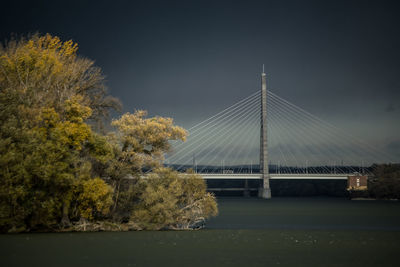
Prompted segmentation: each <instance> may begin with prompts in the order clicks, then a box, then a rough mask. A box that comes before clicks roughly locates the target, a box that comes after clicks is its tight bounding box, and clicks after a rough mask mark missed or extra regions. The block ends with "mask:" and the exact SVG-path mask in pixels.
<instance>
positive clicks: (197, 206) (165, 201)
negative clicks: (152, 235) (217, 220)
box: [130, 168, 218, 230]
mask: <svg viewBox="0 0 400 267" xmlns="http://www.w3.org/2000/svg"><path fill="white" fill-rule="evenodd" d="M139 188H141V190H140V191H139V192H140V194H139V197H138V198H139V201H137V202H136V205H135V206H134V209H133V212H132V214H131V218H130V219H131V220H132V221H133V222H135V223H136V224H137V225H138V227H139V228H140V229H147V230H160V229H180V230H182V229H194V228H201V227H203V226H204V222H205V220H206V219H207V218H209V217H211V216H216V215H217V213H218V209H217V203H216V201H215V197H214V195H212V194H211V193H207V192H206V184H205V181H204V179H202V178H201V177H200V176H199V175H197V174H194V173H185V174H180V173H178V172H176V171H172V170H171V169H168V168H158V169H156V170H155V171H154V172H153V173H151V174H149V175H148V176H147V177H146V179H141V180H140V182H139Z"/></svg>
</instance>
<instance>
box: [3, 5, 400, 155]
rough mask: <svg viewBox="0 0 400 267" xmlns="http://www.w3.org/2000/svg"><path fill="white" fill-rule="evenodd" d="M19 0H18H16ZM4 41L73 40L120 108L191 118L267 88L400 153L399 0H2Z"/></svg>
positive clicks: (184, 123) (190, 122) (192, 120)
mask: <svg viewBox="0 0 400 267" xmlns="http://www.w3.org/2000/svg"><path fill="white" fill-rule="evenodd" d="M11 2H12V3H11ZM0 12H1V13H0V25H1V32H0V38H1V40H5V39H7V38H9V37H10V36H11V34H12V33H14V34H17V35H21V34H24V35H26V34H28V33H32V32H36V31H39V32H41V33H47V32H48V33H51V34H53V35H58V36H60V37H61V38H62V39H64V40H67V39H72V40H74V41H76V42H78V44H79V47H80V50H79V53H80V54H81V55H83V56H85V57H88V58H91V59H93V60H95V61H96V64H97V65H98V66H99V67H101V68H102V69H103V71H104V74H105V75H106V76H107V84H108V87H109V90H110V93H111V94H112V95H114V96H116V97H119V98H120V99H121V100H122V102H123V104H124V110H125V111H133V110H134V109H146V110H148V111H149V113H150V114H151V115H162V116H170V117H173V118H174V119H175V121H176V122H177V123H178V124H180V125H182V126H184V127H190V126H191V125H194V124H196V123H197V122H200V121H201V120H203V119H205V118H207V117H209V116H211V115H213V114H214V113H216V112H218V111H219V110H221V109H223V108H224V107H226V106H229V105H231V104H233V103H234V102H236V101H238V100H240V99H242V98H244V97H246V96H248V95H250V94H251V93H253V92H254V91H255V90H257V89H259V87H260V72H261V66H262V64H263V63H264V64H265V68H266V72H267V77H268V84H269V85H268V86H269V88H270V89H271V90H272V91H273V92H274V93H276V94H278V95H280V96H281V97H283V98H286V99H287V100H289V101H291V102H293V103H295V104H296V105H298V106H300V107H302V108H304V109H306V110H308V111H310V112H311V113H313V114H316V115H318V116H319V117H321V118H322V119H324V120H326V121H329V122H331V123H332V124H334V125H337V126H338V127H340V128H343V129H345V130H347V131H348V132H349V133H350V134H352V135H354V136H357V137H361V138H362V139H364V140H366V141H367V142H371V143H372V144H373V145H377V146H380V147H384V148H385V149H387V151H389V152H390V153H393V154H397V156H398V158H400V135H399V133H400V123H399V121H400V120H399V119H400V103H399V99H400V98H399V97H400V80H399V77H400V75H399V74H400V49H399V48H400V15H399V14H400V7H399V4H397V1H382V0H381V1H338V0H336V1H267V0H264V1H249V0H248V1H215V0H214V1H205V0H202V1H189V0H186V1H117V0H114V1H83V0H80V1H3V3H2V4H1V9H0Z"/></svg>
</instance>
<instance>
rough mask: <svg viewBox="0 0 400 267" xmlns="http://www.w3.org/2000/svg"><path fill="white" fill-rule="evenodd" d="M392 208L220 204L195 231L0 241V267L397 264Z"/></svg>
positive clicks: (328, 202) (395, 209) (396, 216)
mask: <svg viewBox="0 0 400 267" xmlns="http://www.w3.org/2000/svg"><path fill="white" fill-rule="evenodd" d="M399 204H400V203H398V202H393V201H349V200H346V199H326V198H321V199H317V198H303V199H301V198H300V199H296V198H291V199H288V198H282V199H278V198H275V199H272V200H260V199H244V198H233V199H219V208H220V215H219V216H218V217H216V218H214V219H212V220H211V221H210V222H209V223H208V224H207V229H205V230H200V231H159V232H152V231H143V232H98V233H46V234H44V233H35V234H16V235H0V259H1V264H0V265H1V266H398V262H399V261H398V252H399V251H400V250H399V249H400V244H399V240H400V205H399Z"/></svg>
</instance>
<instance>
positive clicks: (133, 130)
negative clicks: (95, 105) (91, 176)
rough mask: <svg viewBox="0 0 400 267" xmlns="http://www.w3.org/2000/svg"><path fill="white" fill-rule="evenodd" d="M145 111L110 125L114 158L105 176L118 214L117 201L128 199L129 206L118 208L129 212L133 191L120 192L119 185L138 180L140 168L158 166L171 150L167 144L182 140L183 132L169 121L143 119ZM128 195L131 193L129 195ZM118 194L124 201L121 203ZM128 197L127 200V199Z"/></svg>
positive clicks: (157, 118)
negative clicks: (112, 191) (110, 187)
mask: <svg viewBox="0 0 400 267" xmlns="http://www.w3.org/2000/svg"><path fill="white" fill-rule="evenodd" d="M146 115H147V112H146V111H143V110H139V111H136V112H135V113H133V114H131V113H126V114H124V115H122V116H121V117H120V118H119V119H117V120H113V121H112V123H111V124H112V125H113V126H114V127H116V132H115V133H113V134H111V135H109V142H110V143H111V144H113V153H114V158H113V159H112V160H110V161H109V162H108V164H107V166H106V174H107V176H108V177H110V179H111V181H112V184H113V187H114V192H115V196H114V207H113V211H114V212H115V213H118V212H117V209H118V207H119V204H120V200H122V201H124V199H126V198H128V199H130V203H126V202H125V205H122V206H121V209H122V210H125V212H124V213H126V211H127V210H128V211H129V210H130V209H131V208H132V204H133V199H132V198H134V197H133V196H132V194H135V193H136V192H134V191H132V188H131V189H130V190H129V188H125V190H123V192H121V183H122V181H123V179H125V178H127V177H131V178H136V179H139V178H140V177H141V175H142V170H143V168H147V169H149V168H156V167H159V166H161V162H162V160H163V154H164V153H165V152H167V151H168V150H169V149H170V144H169V141H170V140H185V138H186V131H185V130H184V129H183V128H181V127H178V126H175V125H174V124H173V120H172V119H170V118H163V117H153V118H145V116H146ZM129 192H130V193H129ZM121 193H122V195H123V198H122V199H120V197H121ZM126 194H130V196H129V195H128V196H127V195H126Z"/></svg>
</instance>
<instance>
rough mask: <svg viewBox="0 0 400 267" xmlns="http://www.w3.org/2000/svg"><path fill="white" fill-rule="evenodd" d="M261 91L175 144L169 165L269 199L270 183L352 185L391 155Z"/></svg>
mask: <svg viewBox="0 0 400 267" xmlns="http://www.w3.org/2000/svg"><path fill="white" fill-rule="evenodd" d="M261 81H262V82H261V90H257V91H256V92H254V93H253V94H251V95H250V96H248V97H246V98H244V99H242V100H240V101H238V102H237V103H235V104H233V105H232V106H230V107H227V108H225V109H223V110H222V111H221V112H219V113H217V114H215V115H214V116H212V117H210V118H208V119H206V120H204V121H202V122H200V123H198V124H196V125H195V126H193V127H191V128H190V129H188V132H189V136H188V138H187V141H186V142H178V141H177V142H173V143H172V150H171V152H170V153H168V154H167V155H166V157H165V162H164V164H165V165H167V166H170V167H172V168H174V169H176V170H178V171H181V172H184V171H186V170H187V169H193V170H194V171H195V172H197V173H199V174H201V175H202V176H203V178H205V179H246V180H247V179H258V180H260V191H259V195H260V196H261V197H265V198H269V197H270V189H269V179H347V177H348V176H349V175H352V174H353V173H362V174H368V173H369V171H370V168H369V167H368V166H371V165H372V164H373V163H385V162H386V163H388V162H393V159H392V158H391V157H390V156H389V155H387V154H386V153H384V152H382V151H380V150H379V149H376V148H374V147H372V146H371V145H369V144H367V143H365V142H362V141H361V140H359V139H358V138H355V137H353V136H352V135H351V134H349V133H347V132H346V131H343V130H341V129H339V128H338V127H336V126H334V125H332V124H330V123H328V122H326V121H324V120H322V119H320V118H319V117H317V116H315V115H313V114H311V113H309V112H307V111H306V110H304V109H302V108H300V107H298V106H296V105H295V104H293V103H291V102H289V101H287V100H285V99H283V98H281V97H280V96H278V95H277V94H275V93H273V92H271V91H269V90H267V84H266V75H265V73H262V75H261Z"/></svg>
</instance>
